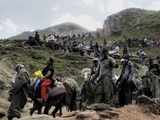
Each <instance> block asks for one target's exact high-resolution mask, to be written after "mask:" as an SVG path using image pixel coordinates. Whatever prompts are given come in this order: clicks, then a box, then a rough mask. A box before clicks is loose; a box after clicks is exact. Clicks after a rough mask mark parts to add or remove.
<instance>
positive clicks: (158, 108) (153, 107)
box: [137, 95, 160, 115]
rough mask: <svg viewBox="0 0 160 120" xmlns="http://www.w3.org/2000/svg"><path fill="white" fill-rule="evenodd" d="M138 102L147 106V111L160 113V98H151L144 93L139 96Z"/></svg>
mask: <svg viewBox="0 0 160 120" xmlns="http://www.w3.org/2000/svg"><path fill="white" fill-rule="evenodd" d="M137 103H138V104H139V105H140V106H143V107H144V108H145V112H150V113H154V114H157V115H160V98H155V99H151V98H149V97H147V96H145V95H142V96H139V97H138V98H137Z"/></svg>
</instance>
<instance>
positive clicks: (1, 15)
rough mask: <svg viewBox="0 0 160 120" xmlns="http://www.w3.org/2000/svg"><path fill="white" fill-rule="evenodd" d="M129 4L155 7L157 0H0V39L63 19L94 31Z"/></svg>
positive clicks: (159, 4)
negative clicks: (108, 17) (109, 16)
mask: <svg viewBox="0 0 160 120" xmlns="http://www.w3.org/2000/svg"><path fill="white" fill-rule="evenodd" d="M130 7H136V8H145V9H152V10H159V9H160V0H0V38H5V37H9V36H13V35H16V34H18V33H21V32H23V31H30V30H35V29H43V28H46V27H48V26H51V25H55V24H59V23H63V22H74V23H78V24H79V25H81V26H83V27H85V28H87V29H89V30H95V29H96V28H98V27H102V25H103V22H104V20H105V19H106V17H107V16H108V15H111V14H112V13H116V12H118V11H120V10H123V9H125V8H130Z"/></svg>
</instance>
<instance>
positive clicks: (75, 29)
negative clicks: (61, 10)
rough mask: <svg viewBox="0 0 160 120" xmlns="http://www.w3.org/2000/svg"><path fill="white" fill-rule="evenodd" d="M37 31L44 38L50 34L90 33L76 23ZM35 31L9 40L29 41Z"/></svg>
mask: <svg viewBox="0 0 160 120" xmlns="http://www.w3.org/2000/svg"><path fill="white" fill-rule="evenodd" d="M35 31H38V32H39V33H40V36H41V37H43V34H50V33H53V32H55V33H60V34H62V33H65V34H71V33H72V34H80V33H86V32H88V30H87V29H85V28H83V27H81V26H79V25H77V24H74V23H62V24H59V25H55V26H52V27H48V28H45V29H41V30H35ZM35 31H33V32H29V31H26V32H23V33H21V34H19V35H16V36H13V37H11V38H9V39H11V40H24V39H28V37H29V36H32V35H34V33H35Z"/></svg>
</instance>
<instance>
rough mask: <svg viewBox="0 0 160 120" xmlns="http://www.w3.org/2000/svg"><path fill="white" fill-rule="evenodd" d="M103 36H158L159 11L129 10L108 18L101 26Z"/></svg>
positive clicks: (159, 32)
mask: <svg viewBox="0 0 160 120" xmlns="http://www.w3.org/2000/svg"><path fill="white" fill-rule="evenodd" d="M103 31H104V35H105V36H110V35H128V36H148V35H158V34H160V11H149V10H143V9H137V8H130V9H126V10H123V11H121V12H119V13H116V14H113V15H111V16H108V17H107V19H106V20H105V22H104V25H103Z"/></svg>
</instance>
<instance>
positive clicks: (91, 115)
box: [76, 111, 100, 120]
mask: <svg viewBox="0 0 160 120" xmlns="http://www.w3.org/2000/svg"><path fill="white" fill-rule="evenodd" d="M76 119H77V120H100V116H99V115H98V114H97V113H96V112H95V111H85V112H80V113H78V114H77V115H76Z"/></svg>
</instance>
